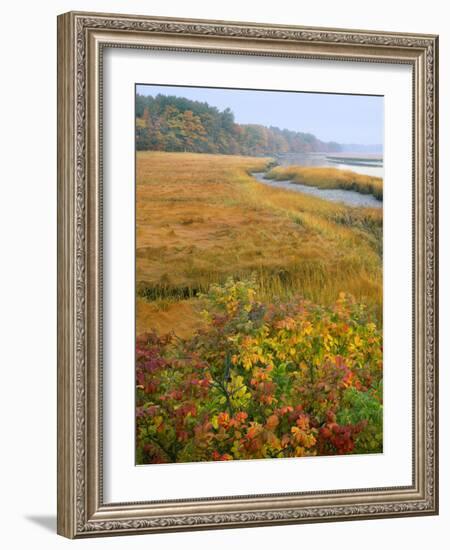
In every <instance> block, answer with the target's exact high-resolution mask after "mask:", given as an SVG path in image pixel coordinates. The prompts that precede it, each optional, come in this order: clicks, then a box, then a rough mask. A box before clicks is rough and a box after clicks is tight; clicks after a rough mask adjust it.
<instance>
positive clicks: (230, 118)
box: [136, 94, 342, 156]
mask: <svg viewBox="0 0 450 550" xmlns="http://www.w3.org/2000/svg"><path fill="white" fill-rule="evenodd" d="M136 148H137V150H141V151H142V150H144V151H189V152H195V153H220V154H229V155H253V156H262V155H271V154H274V153H301V152H305V153H307V152H314V151H321V152H339V151H341V150H342V147H341V145H340V144H338V143H335V142H328V143H325V142H323V141H320V140H319V139H317V138H316V137H315V136H314V135H312V134H308V133H303V132H294V131H292V130H286V129H284V130H282V129H280V128H277V127H274V126H270V127H267V126H262V125H260V124H238V123H236V122H235V120H234V114H233V113H232V111H231V110H230V109H225V110H224V111H220V110H219V109H217V108H216V107H213V106H210V105H208V103H202V102H199V101H192V100H189V99H186V98H182V97H176V96H165V95H157V96H156V97H151V96H143V95H139V94H138V95H137V96H136Z"/></svg>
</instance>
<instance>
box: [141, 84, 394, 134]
mask: <svg viewBox="0 0 450 550" xmlns="http://www.w3.org/2000/svg"><path fill="white" fill-rule="evenodd" d="M136 91H137V93H139V94H142V95H151V96H156V95H158V94H164V95H175V96H178V97H186V98H188V99H193V100H196V101H203V102H205V101H206V102H207V103H209V105H213V106H215V107H217V108H218V109H220V110H221V111H222V110H224V109H225V108H227V107H229V108H230V109H231V110H232V111H233V113H234V116H235V121H236V122H239V123H241V124H263V125H264V126H278V127H279V128H287V129H289V130H295V131H298V132H310V133H311V134H314V135H315V136H316V137H317V138H319V139H321V140H323V141H337V142H338V143H355V144H358V145H373V144H382V143H383V141H384V140H383V132H384V112H383V111H384V106H383V97H380V96H363V95H360V96H358V95H345V94H319V93H309V92H267V91H258V90H233V89H224V88H194V87H184V86H182V87H181V86H156V85H142V84H138V85H137V86H136Z"/></svg>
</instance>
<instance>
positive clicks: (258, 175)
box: [252, 172, 383, 208]
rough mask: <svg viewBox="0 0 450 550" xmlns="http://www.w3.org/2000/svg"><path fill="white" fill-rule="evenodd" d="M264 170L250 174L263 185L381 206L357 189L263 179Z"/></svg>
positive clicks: (324, 197) (348, 202)
mask: <svg viewBox="0 0 450 550" xmlns="http://www.w3.org/2000/svg"><path fill="white" fill-rule="evenodd" d="M265 175H266V172H253V174H252V176H253V177H254V178H255V179H257V180H258V181H259V182H261V183H264V185H269V186H270V187H276V188H278V189H289V190H290V191H295V192H296V193H304V194H306V195H313V196H315V197H320V198H321V199H325V200H328V201H333V202H343V203H344V204H347V205H348V206H363V207H372V208H382V206H383V203H382V201H379V200H378V199H376V198H375V197H374V196H373V195H364V194H363V193H358V192H357V191H347V189H319V188H318V187H312V186H310V185H303V184H301V183H292V182H291V181H276V180H268V179H265V177H264V176H265Z"/></svg>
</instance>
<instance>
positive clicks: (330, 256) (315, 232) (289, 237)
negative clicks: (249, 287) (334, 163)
mask: <svg viewBox="0 0 450 550" xmlns="http://www.w3.org/2000/svg"><path fill="white" fill-rule="evenodd" d="M269 160H270V159H265V158H252V157H240V156H231V155H230V156H228V155H207V154H196V153H166V152H149V151H145V152H144V151H142V152H138V153H137V190H136V201H137V207H136V284H137V321H136V322H137V332H138V333H140V332H144V331H149V330H151V329H153V328H154V329H156V330H159V331H161V332H168V331H170V330H174V331H175V332H176V333H177V334H178V335H179V336H187V335H189V333H190V331H193V330H194V329H195V328H198V326H199V324H200V323H201V321H200V320H199V315H198V312H197V310H196V308H197V307H198V304H197V302H198V299H196V296H197V294H198V293H199V292H205V291H206V290H207V289H208V287H209V286H210V284H211V283H222V282H224V281H225V280H226V279H227V277H229V276H230V275H233V276H235V277H248V276H250V275H251V274H252V273H256V275H257V278H258V285H259V288H260V291H261V293H262V295H263V296H264V297H265V298H267V299H268V300H270V299H273V298H274V297H276V296H278V297H281V298H285V297H290V296H293V295H302V296H304V297H305V298H307V299H311V300H314V301H315V302H317V303H319V304H324V305H328V304H331V303H333V302H334V301H335V300H336V298H337V296H338V295H339V293H340V292H342V291H344V292H349V293H351V294H353V295H354V296H355V298H356V299H357V300H359V301H361V302H363V303H366V304H367V305H368V306H369V307H374V308H375V309H376V310H377V311H378V314H379V316H381V300H382V259H381V240H382V212H381V209H375V208H351V207H346V206H344V205H341V204H338V203H331V202H329V201H325V200H322V199H319V198H316V197H312V196H308V195H302V194H300V193H295V192H292V191H287V190H284V189H275V188H272V187H269V186H266V185H264V184H262V183H260V182H257V181H256V180H255V179H254V178H252V177H251V175H250V173H251V172H257V171H263V170H264V169H265V168H266V167H267V166H268V162H269ZM275 170H278V168H276V169H275ZM272 172H273V170H272ZM272 172H271V173H272ZM344 173H345V172H344ZM289 179H291V178H289Z"/></svg>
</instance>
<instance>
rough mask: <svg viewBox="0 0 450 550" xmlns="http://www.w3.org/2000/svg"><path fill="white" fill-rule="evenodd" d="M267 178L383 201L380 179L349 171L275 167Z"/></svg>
mask: <svg viewBox="0 0 450 550" xmlns="http://www.w3.org/2000/svg"><path fill="white" fill-rule="evenodd" d="M267 177H268V178H269V179H274V180H278V181H285V180H290V181H292V182H293V183H301V184H303V185H310V186H313V187H319V188H321V189H346V190H351V191H358V192H359V193H364V194H365V195H373V196H374V197H376V198H377V199H379V200H382V199H383V180H382V178H376V177H374V176H366V175H364V174H357V173H355V172H352V171H351V170H340V169H339V168H322V167H316V166H312V167H311V166H307V167H305V166H277V167H275V168H273V169H272V170H270V171H269V172H268V174H267Z"/></svg>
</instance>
